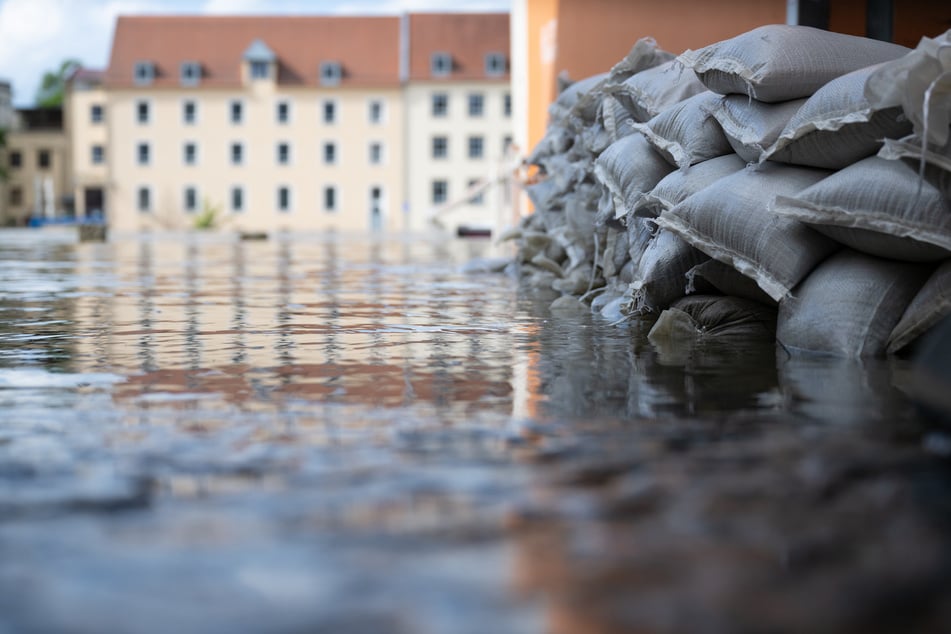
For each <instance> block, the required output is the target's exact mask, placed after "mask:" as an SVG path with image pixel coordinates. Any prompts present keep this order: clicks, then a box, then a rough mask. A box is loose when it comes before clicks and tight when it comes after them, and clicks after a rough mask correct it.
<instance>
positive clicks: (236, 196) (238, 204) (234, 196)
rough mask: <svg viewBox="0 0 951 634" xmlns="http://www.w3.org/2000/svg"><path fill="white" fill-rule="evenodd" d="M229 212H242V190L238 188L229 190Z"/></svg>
mask: <svg viewBox="0 0 951 634" xmlns="http://www.w3.org/2000/svg"><path fill="white" fill-rule="evenodd" d="M231 211H233V212H235V213H240V212H242V211H244V189H243V188H241V187H239V186H235V187H232V188H231Z"/></svg>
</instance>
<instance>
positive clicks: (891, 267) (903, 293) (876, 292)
mask: <svg viewBox="0 0 951 634" xmlns="http://www.w3.org/2000/svg"><path fill="white" fill-rule="evenodd" d="M931 270H932V269H931V267H928V266H925V265H921V264H909V263H905V262H895V261H892V260H884V259H881V258H874V257H871V256H868V255H864V254H861V253H858V252H856V251H852V250H848V249H847V250H843V251H841V252H839V253H837V254H835V255H833V256H832V257H830V258H829V259H828V260H826V261H825V262H823V263H822V264H820V265H819V266H818V267H817V268H816V270H815V271H813V272H812V274H811V275H809V277H808V278H806V280H805V281H804V282H803V283H802V284H801V285H800V286H799V287H798V288H797V289H796V290H795V292H794V293H793V294H792V295H790V296H788V297H786V298H785V299H784V300H783V301H781V302H780V304H779V322H778V325H777V338H778V339H779V342H780V343H781V344H782V345H783V347H785V348H786V349H787V350H790V351H805V352H812V353H818V354H826V355H833V356H838V357H849V358H857V357H866V356H881V355H883V354H885V351H886V348H887V345H888V339H889V336H890V335H891V333H892V330H894V328H895V326H896V325H897V324H898V321H899V319H901V316H902V314H903V313H904V312H905V309H906V308H907V307H908V305H909V304H910V303H911V300H912V298H914V296H915V294H916V293H917V292H918V289H920V288H921V287H922V285H923V284H924V283H925V280H926V279H927V278H928V275H929V273H930V272H931Z"/></svg>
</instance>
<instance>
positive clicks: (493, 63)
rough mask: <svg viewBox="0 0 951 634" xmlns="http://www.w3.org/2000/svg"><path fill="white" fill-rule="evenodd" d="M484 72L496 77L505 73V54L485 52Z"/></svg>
mask: <svg viewBox="0 0 951 634" xmlns="http://www.w3.org/2000/svg"><path fill="white" fill-rule="evenodd" d="M485 74H486V75H488V76H489V77H498V76H499V75H504V74H505V55H503V54H502V53H486V55H485Z"/></svg>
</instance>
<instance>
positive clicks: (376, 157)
mask: <svg viewBox="0 0 951 634" xmlns="http://www.w3.org/2000/svg"><path fill="white" fill-rule="evenodd" d="M368 148H369V156H368V157H367V158H368V159H369V161H370V165H382V164H383V143H381V142H380V141H370V145H369V146H368Z"/></svg>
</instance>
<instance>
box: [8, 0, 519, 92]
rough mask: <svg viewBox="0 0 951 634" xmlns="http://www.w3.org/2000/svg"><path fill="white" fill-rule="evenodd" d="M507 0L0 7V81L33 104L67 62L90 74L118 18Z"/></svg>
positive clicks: (494, 4)
mask: <svg viewBox="0 0 951 634" xmlns="http://www.w3.org/2000/svg"><path fill="white" fill-rule="evenodd" d="M509 7H510V0H0V80H4V81H9V82H10V83H11V84H12V85H13V102H14V103H15V104H16V105H17V106H19V107H26V106H31V105H33V101H34V97H35V95H36V88H37V86H38V85H39V82H40V78H41V77H42V76H43V73H44V72H45V71H47V70H53V69H56V68H58V67H59V65H60V62H61V61H63V60H65V59H69V58H74V59H78V60H79V61H80V62H82V64H83V65H84V66H88V67H90V68H105V67H106V64H107V63H108V61H109V47H110V46H111V44H112V29H113V25H114V24H115V19H116V16H118V15H121V14H142V13H145V14H203V15H223V14H244V15H247V14H330V15H333V14H349V15H354V14H356V15H367V14H380V13H383V14H399V13H402V12H404V11H507V10H508V9H509Z"/></svg>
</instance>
